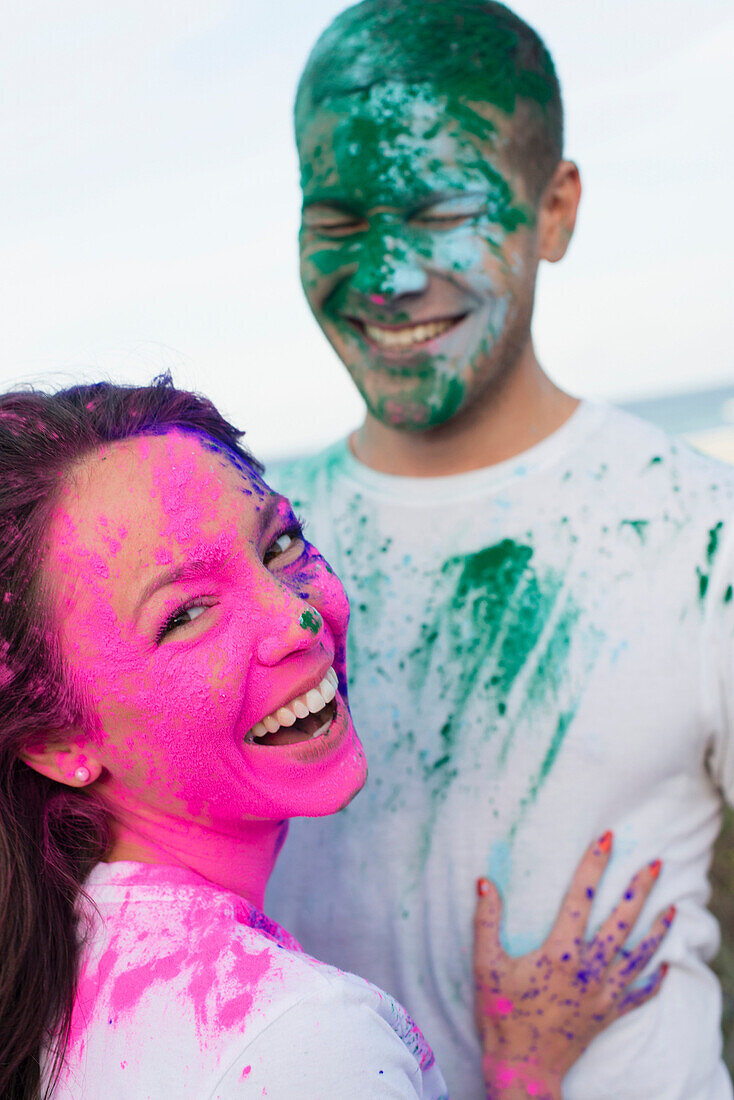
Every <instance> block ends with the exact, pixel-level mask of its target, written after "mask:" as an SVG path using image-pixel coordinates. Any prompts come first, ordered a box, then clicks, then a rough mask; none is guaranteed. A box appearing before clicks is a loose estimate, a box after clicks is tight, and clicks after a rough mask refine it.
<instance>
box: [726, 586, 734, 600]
mask: <svg viewBox="0 0 734 1100" xmlns="http://www.w3.org/2000/svg"><path fill="white" fill-rule="evenodd" d="M732 597H734V587H733V586H732V585H729V587H728V588H727V590H726V592H725V593H724V603H731V601H732Z"/></svg>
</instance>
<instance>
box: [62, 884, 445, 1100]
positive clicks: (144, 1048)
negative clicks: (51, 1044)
mask: <svg viewBox="0 0 734 1100" xmlns="http://www.w3.org/2000/svg"><path fill="white" fill-rule="evenodd" d="M88 895H89V898H90V901H91V903H92V906H91V907H90V909H89V913H88V921H89V923H88V929H89V933H88V940H87V944H86V948H85V953H84V964H83V970H82V974H81V978H80V982H79V986H78V994H77V1001H76V1005H75V1010H74V1017H73V1026H72V1035H71V1042H70V1045H69V1051H68V1053H69V1057H68V1059H67V1069H66V1072H65V1075H64V1078H63V1082H62V1086H61V1089H60V1091H59V1092H58V1094H57V1095H58V1097H59V1100H61V1098H62V1097H63V1098H64V1100H65V1098H66V1097H71V1096H77V1095H85V1096H87V1095H88V1096H90V1097H94V1096H95V1095H96V1094H95V1092H94V1087H93V1084H92V1083H93V1082H95V1081H96V1080H97V1079H98V1077H99V1080H100V1081H101V1080H102V1079H103V1077H102V1076H100V1075H105V1076H104V1079H105V1081H106V1086H105V1090H104V1095H105V1100H117V1098H118V1097H119V1098H122V1097H123V1096H130V1095H138V1092H136V1091H135V1090H136V1089H139V1088H144V1089H145V1090H147V1091H146V1093H145V1095H150V1096H152V1097H158V1096H160V1097H163V1096H168V1095H173V1093H171V1092H170V1091H166V1090H167V1089H169V1090H170V1088H171V1087H172V1086H173V1084H175V1094H176V1095H177V1096H179V1097H181V1098H182V1100H183V1098H184V1097H187V1096H189V1095H191V1096H192V1097H194V1096H196V1097H202V1096H209V1095H212V1096H214V1095H219V1094H218V1093H216V1092H215V1091H212V1090H213V1088H214V1083H216V1082H217V1081H225V1080H226V1081H228V1082H229V1081H231V1080H234V1078H232V1074H233V1073H234V1074H235V1076H236V1077H237V1078H238V1080H239V1079H240V1078H246V1077H248V1076H250V1075H251V1076H252V1080H253V1081H255V1080H256V1079H257V1080H259V1079H260V1078H261V1077H263V1080H264V1079H265V1078H267V1079H268V1080H270V1081H271V1082H272V1080H273V1079H274V1077H273V1075H274V1074H275V1075H277V1076H278V1078H279V1077H280V1076H282V1075H283V1074H286V1076H287V1075H288V1074H289V1073H296V1076H297V1075H298V1070H297V1069H295V1068H294V1065H295V1066H297V1065H298V1064H299V1062H301V1063H302V1062H303V1060H304V1059H306V1061H308V1060H309V1059H311V1058H313V1060H314V1066H313V1071H314V1072H317V1067H318V1065H319V1062H320V1060H322V1059H323V1058H324V1057H326V1058H327V1059H328V1058H329V1057H331V1054H332V1053H333V1054H334V1055H336V1054H337V1052H338V1050H339V1049H341V1050H342V1051H343V1050H345V1046H344V1044H345V1043H346V1044H347V1047H349V1046H350V1044H351V1045H353V1046H354V1051H355V1052H356V1051H362V1050H363V1051H364V1053H365V1057H363V1056H362V1054H361V1053H360V1054H359V1056H358V1057H357V1064H356V1068H355V1072H357V1070H359V1073H360V1074H362V1073H365V1074H368V1075H370V1076H374V1075H375V1074H377V1075H379V1072H380V1069H384V1068H385V1067H388V1069H389V1072H390V1073H399V1074H400V1075H401V1077H402V1078H404V1079H405V1081H406V1082H407V1081H409V1080H413V1081H415V1080H416V1079H417V1077H420V1076H421V1075H422V1074H423V1072H425V1071H430V1068H431V1065H432V1061H433V1056H432V1054H431V1052H430V1048H429V1047H428V1046H427V1044H426V1043H425V1040H423V1037H422V1035H421V1034H420V1032H419V1031H418V1029H417V1028H416V1027H415V1025H414V1024H413V1023H412V1021H411V1020H410V1018H409V1017H408V1016H407V1014H406V1013H405V1012H404V1010H403V1009H402V1008H401V1007H400V1006H399V1005H398V1004H397V1003H396V1002H395V1001H394V1000H393V999H392V998H391V997H389V996H388V995H387V994H385V993H383V992H382V991H381V990H378V989H376V987H374V986H372V985H370V983H368V982H366V981H364V980H363V979H361V978H358V977H356V976H355V975H351V974H345V973H343V972H341V971H339V970H338V969H336V968H335V967H331V966H328V965H327V964H325V963H321V962H319V961H318V960H316V959H313V958H311V957H310V956H308V955H306V954H304V953H303V952H302V951H301V950H300V948H299V946H298V944H297V943H296V941H295V940H293V939H292V937H290V936H289V935H288V933H287V932H285V931H284V930H283V929H281V928H280V926H279V925H277V924H276V923H275V922H274V921H271V920H269V918H267V917H266V916H265V915H264V914H262V913H261V912H260V911H259V910H257V909H255V908H254V907H253V906H251V905H249V904H248V903H247V902H246V901H244V900H243V899H241V898H238V897H237V896H236V895H233V894H231V893H229V892H228V891H226V890H222V889H220V888H218V887H216V886H214V885H213V884H211V883H207V882H206V881H205V880H201V879H198V876H194V877H192V876H191V875H190V874H188V873H181V869H177V868H174V869H170V873H168V872H167V871H163V872H162V871H160V870H156V869H152V870H151V869H150V868H149V867H148V866H146V865H140V864H128V865H125V866H123V865H116V866H115V867H114V868H113V869H112V870H110V869H107V868H103V869H101V870H100V871H99V872H98V873H95V874H93V876H92V877H91V879H90V881H89V883H88ZM365 1044H366V1046H365ZM383 1063H384V1065H383ZM110 1065H112V1066H115V1065H119V1067H120V1069H119V1071H116V1072H115V1073H114V1074H113V1075H112V1077H113V1078H114V1081H111V1079H110V1074H109V1067H110ZM390 1067H391V1068H390ZM396 1067H397V1068H396ZM302 1069H303V1067H302ZM416 1075H417V1077H416ZM184 1078H185V1082H186V1083H185V1086H184V1084H183V1081H184ZM289 1080H290V1078H289ZM295 1080H296V1078H294V1082H295ZM249 1083H251V1082H248V1084H249ZM118 1084H119V1089H118ZM406 1087H407V1086H406ZM64 1089H66V1090H67V1091H64ZM80 1089H83V1090H84V1091H82V1092H80V1091H79V1090H80ZM116 1089H117V1091H115V1090H116ZM156 1090H157V1091H156ZM143 1094H144V1093H140V1095H143ZM101 1095H102V1093H101V1091H100V1096H101ZM222 1095H223V1096H224V1095H228V1094H227V1093H222ZM406 1095H411V1093H406Z"/></svg>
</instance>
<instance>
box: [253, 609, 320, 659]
mask: <svg viewBox="0 0 734 1100" xmlns="http://www.w3.org/2000/svg"><path fill="white" fill-rule="evenodd" d="M323 632H324V620H323V619H322V617H321V615H320V614H319V612H318V611H317V610H316V608H315V607H311V605H310V604H301V608H300V610H298V609H295V608H291V609H289V611H288V613H287V614H282V615H276V616H274V617H273V619H272V620H271V621H270V623H269V628H268V630H267V632H266V633H265V635H264V637H262V638H261V639H260V641H259V643H258V646H257V657H258V660H259V661H260V663H261V664H263V665H277V664H278V663H279V662H280V661H283V660H285V658H286V657H290V656H292V655H293V654H294V653H300V652H302V651H303V650H306V649H312V648H313V647H314V646H315V645H318V644H319V643H320V641H321V638H322V636H323Z"/></svg>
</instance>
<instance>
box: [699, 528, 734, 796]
mask: <svg viewBox="0 0 734 1100" xmlns="http://www.w3.org/2000/svg"><path fill="white" fill-rule="evenodd" d="M699 584H701V585H702V586H704V587H705V618H704V644H703V647H702V670H701V683H702V685H703V697H702V707H703V713H704V715H705V721H706V727H707V729H708V731H709V753H708V760H707V763H708V768H709V772H710V774H711V778H712V779H713V781H714V783H715V784H716V786H717V787H718V789H719V790H720V791H721V793H722V795H723V796H724V798H725V799H726V801H727V802H728V803H729V805H734V519H732V520H729V522H728V523H727V524H726V526H725V528H724V530H723V531H722V532H721V542H720V545H719V549H718V552H717V554H716V556H715V559H714V561H713V562H712V567H711V571H710V573H701V574H700V577H699Z"/></svg>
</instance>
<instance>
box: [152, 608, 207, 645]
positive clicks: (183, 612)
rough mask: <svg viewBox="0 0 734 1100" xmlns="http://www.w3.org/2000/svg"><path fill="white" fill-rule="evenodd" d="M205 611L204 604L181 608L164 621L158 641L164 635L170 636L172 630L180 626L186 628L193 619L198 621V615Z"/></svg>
mask: <svg viewBox="0 0 734 1100" xmlns="http://www.w3.org/2000/svg"><path fill="white" fill-rule="evenodd" d="M206 609H207V605H206V604H200V603H197V604H192V605H191V607H181V608H179V610H178V611H176V612H174V614H173V615H171V617H170V619H166V621H165V623H164V624H163V626H162V627H161V629H160V630H159V632H158V639H157V640H158V641H159V642H160V641H162V640H163V638H165V636H166V634H170V633H171V631H172V630H177V629H178V627H180V626H186V625H187V624H188V623H193V622H194V620H195V619H198V618H199V616H200V615H203V614H204V612H205V611H206Z"/></svg>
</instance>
